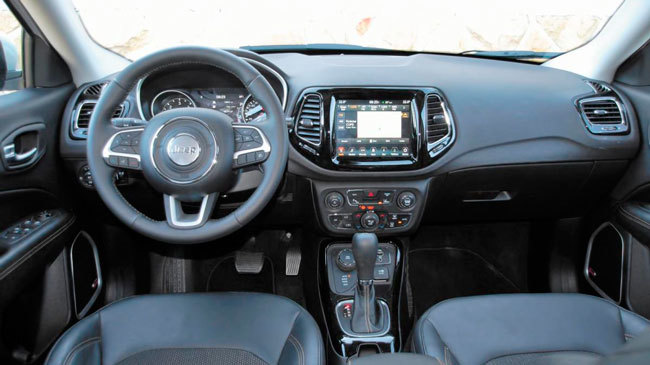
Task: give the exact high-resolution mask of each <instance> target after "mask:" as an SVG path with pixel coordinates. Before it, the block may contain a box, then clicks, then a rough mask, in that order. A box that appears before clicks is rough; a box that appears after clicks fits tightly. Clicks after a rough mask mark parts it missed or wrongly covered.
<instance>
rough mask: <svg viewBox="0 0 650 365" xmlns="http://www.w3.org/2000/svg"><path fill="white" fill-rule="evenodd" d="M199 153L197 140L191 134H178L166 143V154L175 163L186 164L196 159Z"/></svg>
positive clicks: (199, 148)
mask: <svg viewBox="0 0 650 365" xmlns="http://www.w3.org/2000/svg"><path fill="white" fill-rule="evenodd" d="M200 154H201V147H200V146H199V142H198V141H197V140H196V138H194V136H192V135H191V134H188V133H181V134H178V135H176V136H174V137H173V138H172V139H170V140H169V142H168V143H167V156H169V159H170V160H172V162H173V163H175V164H176V165H179V166H187V165H189V164H191V163H192V162H194V161H196V160H197V159H198V158H199V155H200Z"/></svg>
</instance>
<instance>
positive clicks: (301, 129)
mask: <svg viewBox="0 0 650 365" xmlns="http://www.w3.org/2000/svg"><path fill="white" fill-rule="evenodd" d="M322 115H323V111H322V99H321V96H320V95H318V94H308V95H305V97H304V99H303V101H302V105H301V107H300V111H299V112H298V116H297V118H296V135H297V136H298V137H300V138H301V139H303V140H305V141H307V142H309V143H311V144H313V145H316V146H318V145H320V142H321V134H322V133H321V132H322V118H321V117H322Z"/></svg>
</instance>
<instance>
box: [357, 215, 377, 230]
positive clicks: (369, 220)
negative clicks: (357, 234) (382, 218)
mask: <svg viewBox="0 0 650 365" xmlns="http://www.w3.org/2000/svg"><path fill="white" fill-rule="evenodd" d="M378 225H379V216H378V215H377V214H375V213H374V212H366V213H364V214H363V215H362V216H361V227H363V228H365V229H367V230H375V229H377V226H378Z"/></svg>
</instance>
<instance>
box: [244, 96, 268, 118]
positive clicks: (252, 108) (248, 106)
mask: <svg viewBox="0 0 650 365" xmlns="http://www.w3.org/2000/svg"><path fill="white" fill-rule="evenodd" d="M263 118H266V112H265V111H264V108H263V107H262V105H261V104H260V103H259V102H258V101H257V100H255V98H254V97H253V95H248V97H247V98H246V100H244V106H243V107H242V120H243V121H244V123H250V122H252V121H256V120H260V119H263Z"/></svg>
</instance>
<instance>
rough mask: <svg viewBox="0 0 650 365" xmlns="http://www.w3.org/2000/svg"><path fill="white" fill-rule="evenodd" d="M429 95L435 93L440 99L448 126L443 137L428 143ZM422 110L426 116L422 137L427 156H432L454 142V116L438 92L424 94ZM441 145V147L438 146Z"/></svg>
mask: <svg viewBox="0 0 650 365" xmlns="http://www.w3.org/2000/svg"><path fill="white" fill-rule="evenodd" d="M431 95H436V96H437V97H438V98H439V99H440V107H441V108H442V113H443V114H444V116H445V122H446V123H447V127H448V131H447V134H445V136H444V137H442V138H440V139H439V140H437V141H435V142H433V143H429V124H428V123H429V107H428V104H429V103H428V101H429V97H430V96H431ZM424 110H425V112H426V114H425V115H426V118H425V119H424V137H425V141H426V143H427V152H428V153H429V156H430V157H432V158H433V157H436V156H437V155H439V154H441V153H442V152H443V151H445V150H446V149H447V148H449V147H450V146H451V145H452V144H453V143H454V141H455V140H456V127H455V123H454V118H453V116H452V114H451V111H450V110H449V107H448V106H447V101H446V100H445V98H444V97H443V96H442V95H441V94H440V93H437V92H433V93H429V94H427V95H426V97H425V98H424ZM441 145H442V147H440V146H441ZM436 149H437V151H436Z"/></svg>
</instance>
